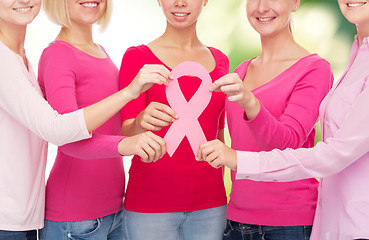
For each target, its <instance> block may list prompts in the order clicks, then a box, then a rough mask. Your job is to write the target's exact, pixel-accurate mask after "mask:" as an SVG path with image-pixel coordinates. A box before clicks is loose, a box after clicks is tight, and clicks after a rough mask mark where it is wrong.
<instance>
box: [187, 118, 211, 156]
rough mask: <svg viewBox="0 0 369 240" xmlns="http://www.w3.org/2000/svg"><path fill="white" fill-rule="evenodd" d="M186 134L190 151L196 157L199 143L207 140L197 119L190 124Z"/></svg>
mask: <svg viewBox="0 0 369 240" xmlns="http://www.w3.org/2000/svg"><path fill="white" fill-rule="evenodd" d="M186 135H187V138H188V142H189V143H190V145H191V148H192V152H193V154H194V155H195V157H196V156H197V153H198V151H199V147H200V145H201V144H203V143H205V142H207V141H208V140H207V139H206V137H205V134H204V132H203V131H202V128H201V126H200V124H199V122H198V121H197V119H196V122H194V123H193V124H192V127H191V128H189V129H188V131H187V133H186Z"/></svg>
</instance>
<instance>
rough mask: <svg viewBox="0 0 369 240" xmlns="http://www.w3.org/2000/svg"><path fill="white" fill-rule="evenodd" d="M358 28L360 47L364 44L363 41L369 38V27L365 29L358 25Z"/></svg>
mask: <svg viewBox="0 0 369 240" xmlns="http://www.w3.org/2000/svg"><path fill="white" fill-rule="evenodd" d="M356 28H357V39H358V41H359V46H361V45H362V44H363V40H364V38H366V37H369V26H368V27H366V28H364V27H360V26H359V25H356Z"/></svg>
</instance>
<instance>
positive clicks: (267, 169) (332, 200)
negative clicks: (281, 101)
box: [199, 0, 369, 240]
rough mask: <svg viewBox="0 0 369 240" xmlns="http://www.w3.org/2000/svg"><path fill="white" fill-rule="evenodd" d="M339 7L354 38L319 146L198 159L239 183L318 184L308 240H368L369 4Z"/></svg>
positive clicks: (324, 109) (324, 112)
mask: <svg viewBox="0 0 369 240" xmlns="http://www.w3.org/2000/svg"><path fill="white" fill-rule="evenodd" d="M338 3H339V6H340V9H341V11H342V13H343V15H344V16H345V17H346V18H347V20H348V21H350V22H351V23H353V24H355V25H356V28H357V36H356V37H355V41H354V44H353V47H352V52H351V56H350V59H349V64H348V67H347V68H346V70H345V72H344V74H343V76H342V77H341V79H340V80H339V81H338V82H337V83H336V84H335V86H334V87H333V89H332V90H331V91H330V92H329V93H328V95H327V96H326V97H325V99H324V100H323V102H322V104H321V106H320V122H321V124H322V134H323V136H322V138H323V141H322V142H319V143H318V144H317V145H316V146H315V147H313V148H310V149H297V150H292V149H286V150H284V151H280V150H273V151H271V152H261V153H251V152H244V151H237V152H236V151H234V150H232V149H229V148H226V147H224V146H223V150H224V153H222V154H220V155H217V154H216V155H217V156H215V157H214V158H212V159H210V158H207V157H206V156H207V154H206V153H205V154H204V152H202V156H199V157H201V158H203V159H205V160H207V161H209V162H210V163H211V164H212V165H213V166H216V167H218V166H222V165H226V166H228V167H230V168H232V169H233V170H235V171H237V174H236V177H237V178H238V179H245V178H248V179H253V180H256V181H261V180H263V181H279V182H281V181H292V180H300V179H305V178H311V177H317V178H322V179H320V185H319V197H318V205H317V210H316V214H315V219H314V227H313V232H312V235H311V238H310V239H312V240H352V239H369V228H368V224H367V223H368V221H369V207H368V206H369V200H368V199H369V191H368V188H367V186H366V182H368V180H369V175H368V169H369V154H368V152H369V145H368V141H369V129H368V124H367V122H368V121H369V112H368V111H367V106H368V102H369V88H368V77H369V70H368V69H369V61H368V58H369V51H368V42H369V41H368V40H369V39H368V37H369V3H368V1H360V2H352V1H351V2H349V1H344V0H339V1H338ZM209 145H212V147H215V145H216V144H215V143H209ZM208 147H210V148H211V146H208ZM200 155H201V154H200Z"/></svg>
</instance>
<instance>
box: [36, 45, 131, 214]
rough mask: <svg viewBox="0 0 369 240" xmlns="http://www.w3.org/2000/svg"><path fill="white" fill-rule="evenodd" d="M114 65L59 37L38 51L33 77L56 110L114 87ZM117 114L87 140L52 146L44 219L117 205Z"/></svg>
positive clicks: (120, 191) (120, 177)
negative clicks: (55, 148) (36, 71)
mask: <svg viewBox="0 0 369 240" xmlns="http://www.w3.org/2000/svg"><path fill="white" fill-rule="evenodd" d="M118 74H119V72H118V69H117V67H116V66H115V65H114V63H113V62H112V61H111V59H110V58H109V57H106V58H95V57H93V56H90V55H88V54H86V53H84V52H82V51H80V50H78V49H77V48H74V47H73V46H72V45H69V44H68V43H66V42H63V41H55V42H53V43H51V44H50V45H49V47H47V48H46V49H45V50H44V52H43V53H42V56H41V59H40V63H39V83H40V86H41V89H42V90H43V92H44V94H45V96H46V99H47V100H48V101H49V103H50V104H51V106H53V107H54V108H55V109H56V110H58V111H59V112H61V113H64V112H71V111H75V110H76V109H79V108H82V107H85V106H88V105H91V104H93V103H96V102H98V101H100V100H102V99H104V98H106V97H108V96H109V95H111V94H113V93H115V92H117V91H118ZM120 132H121V125H120V116H119V114H116V115H114V116H113V117H112V118H111V119H110V120H109V121H107V122H106V123H105V124H103V125H102V126H101V127H99V128H98V129H96V130H95V131H94V132H93V137H92V138H91V139H88V140H84V141H80V142H76V143H72V144H68V145H64V146H62V147H59V148H58V153H57V156H56V160H55V163H54V166H53V168H52V170H51V173H50V176H49V179H48V182H47V186H46V219H48V220H53V221H80V220H88V219H95V218H99V217H103V216H106V215H109V214H112V213H116V212H118V211H119V210H121V209H122V202H123V196H124V184H125V182H124V181H125V179H124V171H123V162H122V157H121V156H120V154H119V152H118V148H117V145H118V143H119V141H120V140H121V139H122V138H123V137H122V136H120Z"/></svg>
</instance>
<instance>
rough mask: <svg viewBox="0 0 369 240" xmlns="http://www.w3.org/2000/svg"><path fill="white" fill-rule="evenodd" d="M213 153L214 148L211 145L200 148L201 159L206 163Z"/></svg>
mask: <svg viewBox="0 0 369 240" xmlns="http://www.w3.org/2000/svg"><path fill="white" fill-rule="evenodd" d="M214 151H215V149H214V147H213V146H212V145H211V144H208V145H207V146H204V147H203V148H202V152H201V153H202V156H201V158H202V159H203V160H204V161H207V160H208V156H209V155H210V154H211V153H213V152H214Z"/></svg>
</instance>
